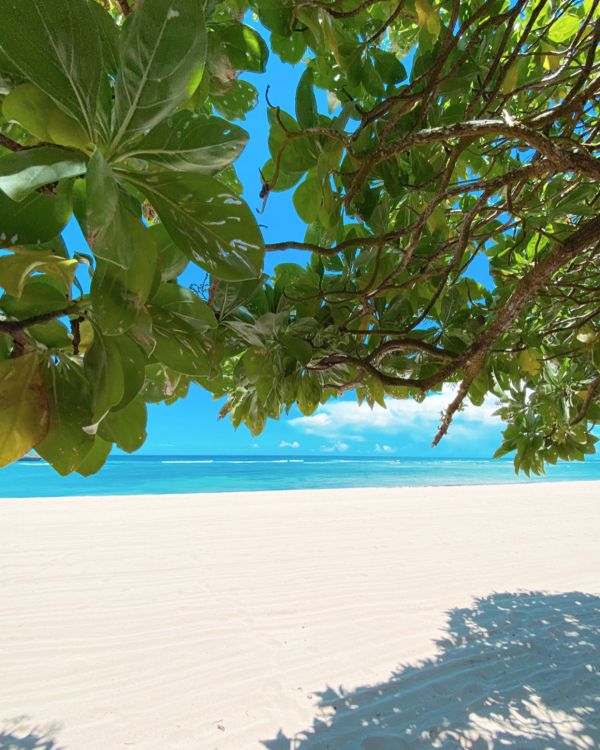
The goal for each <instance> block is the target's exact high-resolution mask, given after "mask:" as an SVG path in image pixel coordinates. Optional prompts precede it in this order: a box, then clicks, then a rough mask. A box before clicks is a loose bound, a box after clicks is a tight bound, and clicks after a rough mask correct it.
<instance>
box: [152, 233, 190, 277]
mask: <svg viewBox="0 0 600 750" xmlns="http://www.w3.org/2000/svg"><path fill="white" fill-rule="evenodd" d="M147 232H148V235H149V239H150V240H151V241H152V242H153V243H154V244H155V247H156V249H157V252H158V262H159V264H160V278H161V281H173V280H175V279H176V278H177V277H178V276H179V275H180V274H182V273H183V272H184V271H185V269H186V267H187V265H188V264H189V262H190V261H189V258H188V257H187V256H186V255H185V254H184V253H183V252H182V251H181V250H180V249H179V248H178V247H177V245H176V244H175V243H174V242H173V240H172V239H171V236H170V235H169V233H168V232H167V230H166V229H165V227H164V224H155V225H154V226H152V227H150V228H149V229H148V230H147Z"/></svg>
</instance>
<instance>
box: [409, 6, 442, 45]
mask: <svg viewBox="0 0 600 750" xmlns="http://www.w3.org/2000/svg"><path fill="white" fill-rule="evenodd" d="M415 9H416V11H417V22H418V24H419V26H420V27H421V28H422V29H426V30H427V31H428V33H429V34H430V35H431V36H432V37H433V38H434V39H437V38H438V37H439V35H440V28H441V22H440V14H439V12H438V11H437V10H436V9H435V8H432V7H431V5H430V4H429V2H428V0H416V2H415Z"/></svg>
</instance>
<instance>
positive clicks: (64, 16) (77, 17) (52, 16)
mask: <svg viewBox="0 0 600 750" xmlns="http://www.w3.org/2000/svg"><path fill="white" fill-rule="evenodd" d="M92 2H93V0H29V1H28V2H26V3H23V2H22V1H21V0H3V2H2V5H1V6H0V47H1V48H2V49H3V50H4V52H5V53H6V54H7V55H8V56H9V57H10V59H11V60H12V61H13V62H14V64H15V65H16V66H17V67H18V68H19V70H20V71H21V73H22V74H23V75H24V76H25V78H27V79H29V80H30V81H31V82H32V83H34V84H35V85H36V86H38V87H39V88H40V89H42V90H43V91H44V92H45V93H46V94H48V95H49V96H50V97H51V98H52V99H54V101H55V102H56V103H57V104H58V106H59V107H61V109H63V110H64V111H65V112H66V113H67V114H68V115H69V116H70V117H72V118H73V119H74V120H76V121H77V122H79V123H80V124H81V125H82V126H83V127H84V128H85V130H86V132H87V134H88V136H89V140H91V141H93V140H94V134H95V130H96V126H95V118H96V105H97V101H98V95H99V92H100V85H101V78H102V73H103V70H102V68H103V64H102V60H103V44H102V39H101V36H100V34H99V33H98V28H97V25H96V23H97V19H98V17H97V15H96V13H95V12H94V10H93V9H92V8H91V4H92Z"/></svg>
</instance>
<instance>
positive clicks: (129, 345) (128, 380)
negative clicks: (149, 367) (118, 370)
mask: <svg viewBox="0 0 600 750" xmlns="http://www.w3.org/2000/svg"><path fill="white" fill-rule="evenodd" d="M113 341H114V343H115V345H116V346H117V348H118V350H119V356H120V359H121V367H122V369H123V398H122V399H121V401H120V402H119V403H118V404H117V405H116V409H122V408H123V407H124V406H127V404H128V403H129V402H130V401H133V399H134V398H135V397H136V396H137V395H138V393H139V392H140V391H141V390H142V388H143V386H144V380H145V377H146V362H147V357H146V354H145V353H144V352H143V351H142V349H141V347H140V346H138V344H136V343H135V341H133V339H132V338H130V337H129V336H114V337H113Z"/></svg>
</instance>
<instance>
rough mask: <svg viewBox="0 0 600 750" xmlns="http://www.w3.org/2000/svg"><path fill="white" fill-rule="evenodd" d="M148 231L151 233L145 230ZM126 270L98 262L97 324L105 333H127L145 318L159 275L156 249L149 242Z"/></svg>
mask: <svg viewBox="0 0 600 750" xmlns="http://www.w3.org/2000/svg"><path fill="white" fill-rule="evenodd" d="M144 231H149V230H144ZM142 247H143V248H144V252H143V253H142V252H138V253H136V255H135V256H134V258H133V259H132V262H131V265H130V267H129V268H127V269H121V268H119V267H118V266H116V265H114V264H112V263H107V262H106V261H102V260H99V261H98V262H97V264H96V269H95V271H94V276H93V278H92V285H91V290H90V292H91V299H92V308H93V316H94V320H95V321H96V323H98V325H99V326H100V327H101V328H102V330H103V331H104V332H105V333H108V334H112V335H116V334H122V333H125V332H126V331H128V330H129V329H130V328H131V327H132V326H133V325H134V324H135V323H136V321H137V320H138V319H139V318H140V316H141V315H143V312H144V304H145V302H146V300H147V299H148V296H149V294H150V292H151V290H152V285H153V282H154V278H155V273H156V263H157V258H156V247H155V245H154V243H152V242H147V243H146V244H144V245H142Z"/></svg>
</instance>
